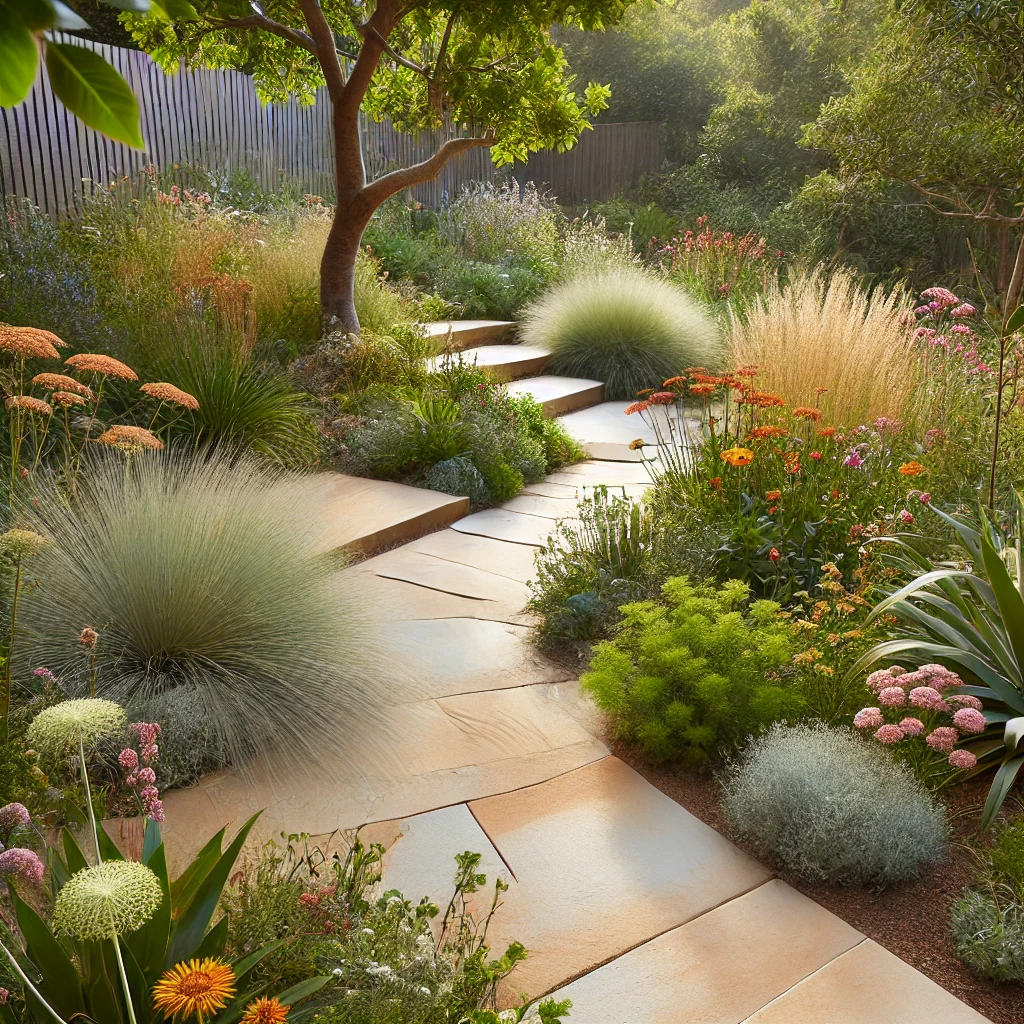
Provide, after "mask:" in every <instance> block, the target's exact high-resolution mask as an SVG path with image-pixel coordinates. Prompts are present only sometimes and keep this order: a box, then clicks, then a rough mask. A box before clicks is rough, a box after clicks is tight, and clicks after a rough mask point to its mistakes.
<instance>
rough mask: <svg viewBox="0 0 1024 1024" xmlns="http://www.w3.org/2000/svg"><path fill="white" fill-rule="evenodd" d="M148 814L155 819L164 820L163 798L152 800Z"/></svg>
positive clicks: (147, 810)
mask: <svg viewBox="0 0 1024 1024" xmlns="http://www.w3.org/2000/svg"><path fill="white" fill-rule="evenodd" d="M146 815H147V817H149V818H150V819H151V820H153V821H163V820H164V805H163V801H162V800H150V802H149V807H148V808H147V809H146Z"/></svg>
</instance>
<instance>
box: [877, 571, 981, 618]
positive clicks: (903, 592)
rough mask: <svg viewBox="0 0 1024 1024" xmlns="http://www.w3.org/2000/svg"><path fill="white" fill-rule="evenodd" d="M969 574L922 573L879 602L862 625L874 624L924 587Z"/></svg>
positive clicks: (968, 574) (962, 572)
mask: <svg viewBox="0 0 1024 1024" xmlns="http://www.w3.org/2000/svg"><path fill="white" fill-rule="evenodd" d="M970 575H971V574H970V573H969V572H967V571H966V570H962V569H933V570H932V571H931V572H926V573H923V574H922V575H921V576H918V577H917V579H915V580H912V581H911V582H910V583H908V584H906V586H903V587H900V589H899V590H897V591H896V592H895V593H893V594H890V595H889V596H888V597H887V598H885V599H884V600H882V601H880V602H879V603H878V604H877V605H875V607H874V608H873V609H872V610H871V614H870V615H868V617H867V619H865V621H864V624H865V625H869V624H870V623H872V622H874V620H875V619H877V618H878V617H879V616H880V615H884V614H885V613H886V612H887V611H888V610H889V609H890V608H891V607H892V606H893V605H895V604H899V602H900V601H903V600H905V599H906V598H908V597H913V596H914V595H915V594H916V593H917V592H918V591H919V590H922V589H924V588H925V587H928V586H931V584H933V583H935V582H937V581H939V580H946V579H963V578H964V577H966V576H970Z"/></svg>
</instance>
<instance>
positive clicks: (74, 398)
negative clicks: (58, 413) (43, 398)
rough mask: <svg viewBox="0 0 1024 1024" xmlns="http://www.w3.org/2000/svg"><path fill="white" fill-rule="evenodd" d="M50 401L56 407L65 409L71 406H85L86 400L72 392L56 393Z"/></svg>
mask: <svg viewBox="0 0 1024 1024" xmlns="http://www.w3.org/2000/svg"><path fill="white" fill-rule="evenodd" d="M50 401H51V402H53V404H54V405H62V406H64V408H67V407H68V406H69V405H85V399H84V398H83V397H82V396H81V395H76V394H74V393H73V392H71V391H54V393H53V394H52V395H50Z"/></svg>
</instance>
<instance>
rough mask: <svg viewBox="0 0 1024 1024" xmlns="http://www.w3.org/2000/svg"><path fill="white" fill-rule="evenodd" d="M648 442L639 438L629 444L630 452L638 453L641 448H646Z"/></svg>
mask: <svg viewBox="0 0 1024 1024" xmlns="http://www.w3.org/2000/svg"><path fill="white" fill-rule="evenodd" d="M646 445H647V442H646V441H645V440H644V439H643V438H642V437H638V438H637V439H636V440H635V441H630V442H629V450H630V451H631V452H635V451H638V450H639V449H640V448H644V447H646Z"/></svg>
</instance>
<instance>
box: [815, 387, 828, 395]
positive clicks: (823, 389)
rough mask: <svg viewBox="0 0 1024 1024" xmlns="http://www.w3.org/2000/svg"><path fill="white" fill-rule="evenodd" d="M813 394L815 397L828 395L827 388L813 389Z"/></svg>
mask: <svg viewBox="0 0 1024 1024" xmlns="http://www.w3.org/2000/svg"><path fill="white" fill-rule="evenodd" d="M814 393H815V394H816V395H824V394H827V393H828V388H815V389H814Z"/></svg>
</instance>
